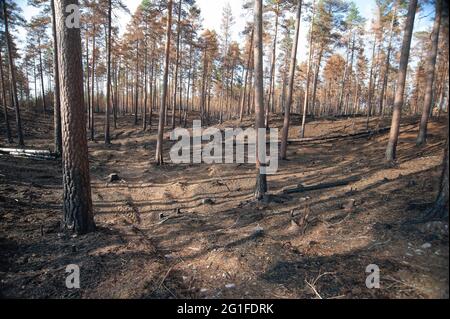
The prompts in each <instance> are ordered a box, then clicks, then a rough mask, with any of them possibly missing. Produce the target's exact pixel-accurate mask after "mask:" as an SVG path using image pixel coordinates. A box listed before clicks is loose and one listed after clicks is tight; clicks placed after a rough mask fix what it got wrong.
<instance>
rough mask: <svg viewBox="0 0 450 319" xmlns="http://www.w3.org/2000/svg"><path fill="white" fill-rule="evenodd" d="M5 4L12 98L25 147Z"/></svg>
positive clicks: (22, 142)
mask: <svg viewBox="0 0 450 319" xmlns="http://www.w3.org/2000/svg"><path fill="white" fill-rule="evenodd" d="M2 4H3V20H4V23H5V37H6V46H7V48H8V62H9V63H8V64H9V74H10V77H11V90H12V93H11V94H12V100H13V102H14V103H13V104H14V108H15V110H16V126H17V138H18V139H19V146H20V147H24V146H25V143H24V141H23V132H22V120H21V118H20V104H19V98H18V96H17V81H16V67H15V65H14V57H13V52H12V41H11V35H10V33H9V22H8V20H9V16H8V10H7V8H6V1H5V0H2Z"/></svg>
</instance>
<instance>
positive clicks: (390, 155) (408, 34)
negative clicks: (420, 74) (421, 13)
mask: <svg viewBox="0 0 450 319" xmlns="http://www.w3.org/2000/svg"><path fill="white" fill-rule="evenodd" d="M416 9H417V0H411V1H410V2H409V6H408V15H407V18H406V23H405V28H404V34H403V43H402V49H401V56H400V65H399V69H398V79H397V91H396V92H395V101H394V112H393V114H392V124H391V132H390V135H389V142H388V146H387V148H386V160H387V161H388V162H392V161H394V160H395V159H396V150H397V143H398V135H399V132H400V119H401V112H402V107H403V98H404V97H403V95H404V93H405V85H406V73H407V71H408V60H409V52H410V48H411V38H412V31H413V28H414V19H415V17H416Z"/></svg>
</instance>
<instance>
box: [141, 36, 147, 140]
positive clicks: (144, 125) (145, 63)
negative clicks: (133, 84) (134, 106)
mask: <svg viewBox="0 0 450 319" xmlns="http://www.w3.org/2000/svg"><path fill="white" fill-rule="evenodd" d="M147 61H148V51H147V44H145V50H144V116H143V120H142V130H143V131H144V132H145V131H146V130H147V71H148V70H147V64H148V62H147Z"/></svg>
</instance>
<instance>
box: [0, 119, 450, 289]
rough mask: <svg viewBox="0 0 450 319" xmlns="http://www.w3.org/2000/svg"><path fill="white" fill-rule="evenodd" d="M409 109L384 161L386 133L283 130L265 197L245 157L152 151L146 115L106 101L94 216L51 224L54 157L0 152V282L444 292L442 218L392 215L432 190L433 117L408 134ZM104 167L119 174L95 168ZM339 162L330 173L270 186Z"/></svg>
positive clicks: (58, 208) (55, 196)
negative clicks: (74, 229)
mask: <svg viewBox="0 0 450 319" xmlns="http://www.w3.org/2000/svg"><path fill="white" fill-rule="evenodd" d="M96 116H97V124H98V127H97V130H98V132H102V131H103V130H102V127H101V123H102V118H101V116H100V115H96ZM23 117H24V118H23V122H24V127H25V128H26V130H25V132H26V135H25V139H26V144H27V148H34V149H49V148H51V145H52V115H51V114H48V115H47V116H46V117H43V116H42V114H41V115H36V114H33V113H26V114H24V115H23ZM0 121H2V120H0ZM414 121H415V119H412V118H411V119H404V126H403V127H402V132H401V138H400V142H399V146H398V165H397V166H387V165H386V164H385V163H384V160H383V158H384V150H385V147H386V143H387V137H388V133H384V134H379V135H374V136H371V137H370V138H357V139H356V138H355V139H348V138H347V139H336V140H330V141H311V142H308V143H301V144H296V143H294V144H292V145H290V146H289V151H288V158H289V160H287V161H280V163H279V170H278V173H277V174H276V175H273V176H269V177H268V185H269V194H270V196H269V197H268V198H269V200H267V201H263V202H261V203H256V202H254V201H253V200H252V198H253V197H252V193H253V189H254V183H255V169H254V165H248V164H243V165H239V164H223V165H220V164H214V165H207V164H183V165H174V164H166V165H165V166H163V167H158V166H156V165H155V164H154V154H155V146H156V136H155V129H156V128H155V124H156V123H154V126H153V127H152V131H151V133H149V132H146V133H143V132H142V129H141V126H139V127H136V126H133V117H132V116H129V117H121V118H120V119H119V122H118V128H117V129H115V130H113V133H112V137H113V140H112V145H111V146H108V147H106V146H105V145H104V144H103V143H102V140H103V139H102V136H101V134H99V135H97V136H96V139H97V142H89V151H90V169H91V180H92V198H93V203H94V209H95V221H96V224H97V227H98V230H97V231H96V232H95V233H92V234H88V235H83V236H71V235H69V234H66V233H61V232H60V230H59V221H60V219H61V215H62V204H61V203H62V200H61V199H62V188H61V183H62V176H61V175H62V173H61V168H60V165H59V163H58V162H57V161H51V160H35V159H29V158H16V157H12V156H10V155H4V154H0V297H3V298H13V297H18V298H448V297H449V272H448V270H449V236H448V223H447V222H429V223H426V224H408V223H407V222H408V221H411V220H413V219H415V218H418V217H420V216H422V214H423V213H424V211H425V209H426V208H427V207H428V206H429V205H430V203H431V202H433V200H434V198H435V196H436V192H437V187H438V181H439V177H440V172H441V163H442V157H443V147H444V138H445V137H444V136H445V124H444V119H443V120H442V121H433V122H432V123H431V124H430V130H429V133H430V135H429V141H428V144H427V146H426V147H423V148H420V149H419V148H417V147H416V146H415V137H416V134H417V125H408V124H411V123H414ZM154 122H156V119H154ZM298 122H299V117H298V116H294V117H293V127H292V130H291V137H293V138H294V137H296V135H297V134H298V131H299V128H298ZM252 123H253V120H252V119H251V118H248V119H246V121H245V123H244V126H250V125H252ZM237 125H238V121H228V122H226V123H224V124H223V125H222V126H223V127H227V126H231V127H232V126H237ZM272 125H273V126H274V127H275V126H277V127H281V125H282V118H281V117H280V116H275V117H274V118H273V119H272ZM377 125H378V126H380V127H385V126H388V125H389V122H388V119H384V120H380V119H373V120H372V122H371V127H372V128H374V127H376V126H377ZM364 126H365V118H341V119H337V120H331V119H328V120H326V119H322V120H316V121H313V120H310V122H309V123H308V126H307V134H306V135H307V137H308V136H309V137H318V136H330V135H333V134H345V133H352V132H358V131H363V130H364V128H365V127H364ZM0 128H1V129H0V131H1V132H0V133H1V137H0V146H1V147H8V145H7V144H6V142H5V139H4V132H3V129H4V126H3V123H2V125H1V126H0ZM172 144H173V143H172V142H170V141H166V144H165V154H166V155H167V154H168V150H169V148H170V146H171V145H172ZM111 173H117V174H118V175H119V176H120V179H121V180H120V181H118V182H115V183H109V182H108V176H109V175H110V174H111ZM349 177H354V178H355V179H354V180H353V181H352V182H351V183H350V184H349V185H345V186H339V187H334V188H328V189H321V190H311V191H304V192H300V193H293V194H285V193H283V190H284V189H286V188H292V187H296V186H297V185H298V184H299V183H302V184H303V185H307V186H310V185H317V184H320V183H326V182H336V181H340V180H343V179H346V178H349ZM293 220H294V221H295V222H296V223H293ZM69 264H77V265H79V266H80V269H81V289H76V290H69V289H67V288H66V286H65V278H66V276H67V274H66V273H65V269H66V266H67V265H69ZM370 264H375V265H377V266H378V267H379V269H380V281H381V287H380V289H368V288H367V287H366V283H365V282H366V277H367V276H368V275H369V274H368V273H366V267H367V266H368V265H370Z"/></svg>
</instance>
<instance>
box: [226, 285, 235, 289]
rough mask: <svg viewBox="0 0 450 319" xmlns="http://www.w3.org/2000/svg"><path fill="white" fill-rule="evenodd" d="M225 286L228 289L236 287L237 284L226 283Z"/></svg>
mask: <svg viewBox="0 0 450 319" xmlns="http://www.w3.org/2000/svg"><path fill="white" fill-rule="evenodd" d="M225 288H227V289H232V288H236V285H235V284H226V285H225Z"/></svg>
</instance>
